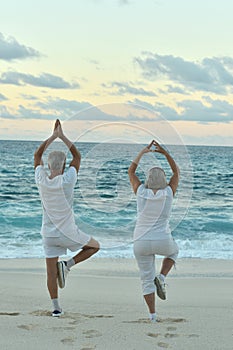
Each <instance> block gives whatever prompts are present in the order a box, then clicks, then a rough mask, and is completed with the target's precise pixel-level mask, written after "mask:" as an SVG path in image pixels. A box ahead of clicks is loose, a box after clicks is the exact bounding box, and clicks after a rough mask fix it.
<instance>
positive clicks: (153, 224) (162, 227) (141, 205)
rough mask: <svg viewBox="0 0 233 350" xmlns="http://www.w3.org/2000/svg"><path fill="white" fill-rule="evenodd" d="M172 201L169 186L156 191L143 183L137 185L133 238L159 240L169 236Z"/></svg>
mask: <svg viewBox="0 0 233 350" xmlns="http://www.w3.org/2000/svg"><path fill="white" fill-rule="evenodd" d="M172 201H173V192H172V189H171V187H170V186H167V187H165V188H164V189H160V190H158V191H157V192H156V193H154V192H153V191H152V190H151V189H149V188H146V187H145V185H143V184H141V185H140V186H139V187H138V190H137V221H136V226H135V229H134V240H161V239H166V238H168V237H170V236H171V229H170V226H169V218H170V214H171V208H172Z"/></svg>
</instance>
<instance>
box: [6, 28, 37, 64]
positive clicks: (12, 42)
mask: <svg viewBox="0 0 233 350" xmlns="http://www.w3.org/2000/svg"><path fill="white" fill-rule="evenodd" d="M40 56H41V54H40V53H39V52H38V51H37V50H35V49H33V48H31V47H29V46H25V45H22V44H20V43H19V42H18V41H17V40H16V39H15V38H13V37H4V35H3V34H2V33H0V59H2V60H5V61H11V60H15V59H25V58H33V57H40Z"/></svg>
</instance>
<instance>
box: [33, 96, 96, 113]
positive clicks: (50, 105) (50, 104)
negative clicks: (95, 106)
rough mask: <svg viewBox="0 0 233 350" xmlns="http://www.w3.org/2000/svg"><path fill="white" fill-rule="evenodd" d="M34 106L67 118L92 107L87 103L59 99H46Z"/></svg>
mask: <svg viewBox="0 0 233 350" xmlns="http://www.w3.org/2000/svg"><path fill="white" fill-rule="evenodd" d="M36 106H37V107H39V108H41V109H44V110H51V111H53V112H56V113H60V114H63V115H66V116H69V117H70V116H71V115H74V114H76V113H78V112H80V111H83V110H85V109H87V108H91V107H92V105H91V104H90V103H89V102H78V101H74V100H65V99H61V98H48V99H47V101H45V102H37V103H36Z"/></svg>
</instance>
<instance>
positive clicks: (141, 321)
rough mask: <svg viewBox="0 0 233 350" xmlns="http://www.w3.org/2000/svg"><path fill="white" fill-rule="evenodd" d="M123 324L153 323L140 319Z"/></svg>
mask: <svg viewBox="0 0 233 350" xmlns="http://www.w3.org/2000/svg"><path fill="white" fill-rule="evenodd" d="M123 323H150V324H151V321H150V320H148V319H147V318H139V320H136V321H123Z"/></svg>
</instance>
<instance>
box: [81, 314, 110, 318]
mask: <svg viewBox="0 0 233 350" xmlns="http://www.w3.org/2000/svg"><path fill="white" fill-rule="evenodd" d="M81 315H82V316H83V317H87V318H112V317H114V316H113V315H87V314H81Z"/></svg>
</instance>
